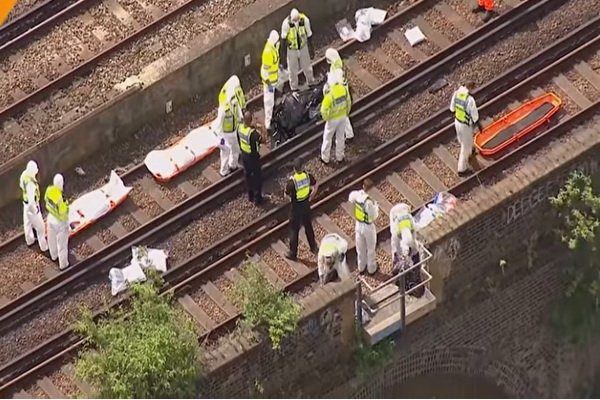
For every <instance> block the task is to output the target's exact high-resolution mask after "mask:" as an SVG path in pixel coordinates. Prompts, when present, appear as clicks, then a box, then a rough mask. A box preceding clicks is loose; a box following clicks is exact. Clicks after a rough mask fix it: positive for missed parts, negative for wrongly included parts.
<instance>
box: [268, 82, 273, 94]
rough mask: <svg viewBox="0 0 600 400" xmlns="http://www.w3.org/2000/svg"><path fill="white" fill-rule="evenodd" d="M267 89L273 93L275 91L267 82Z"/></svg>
mask: <svg viewBox="0 0 600 400" xmlns="http://www.w3.org/2000/svg"><path fill="white" fill-rule="evenodd" d="M267 90H268V91H269V93H273V92H274V91H275V88H274V87H273V86H271V84H270V83H269V84H268V86H267Z"/></svg>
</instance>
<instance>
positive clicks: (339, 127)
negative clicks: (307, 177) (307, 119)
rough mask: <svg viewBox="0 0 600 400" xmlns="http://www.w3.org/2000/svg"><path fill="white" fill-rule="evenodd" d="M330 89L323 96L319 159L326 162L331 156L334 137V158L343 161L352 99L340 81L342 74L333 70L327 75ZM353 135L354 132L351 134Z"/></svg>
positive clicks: (349, 129)
mask: <svg viewBox="0 0 600 400" xmlns="http://www.w3.org/2000/svg"><path fill="white" fill-rule="evenodd" d="M327 83H328V84H329V87H330V88H331V90H330V91H329V93H327V94H326V95H325V96H324V97H323V102H322V103H321V110H320V111H321V117H322V118H323V120H324V121H325V128H324V130H323V144H322V145H321V161H323V162H324V163H325V164H328V163H329V161H330V157H331V146H332V144H333V138H334V137H335V159H336V160H337V161H338V162H342V161H344V150H345V146H346V135H347V132H349V131H351V130H352V124H351V123H350V118H349V117H348V116H349V115H350V109H351V107H352V99H351V98H350V92H349V91H348V88H347V87H346V86H345V85H344V84H343V82H342V75H340V73H339V71H334V72H333V73H331V74H329V76H328V77H327ZM352 136H354V134H352Z"/></svg>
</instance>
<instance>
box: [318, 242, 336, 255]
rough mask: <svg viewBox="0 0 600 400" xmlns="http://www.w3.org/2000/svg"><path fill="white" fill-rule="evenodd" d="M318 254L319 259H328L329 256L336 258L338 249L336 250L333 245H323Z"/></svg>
mask: <svg viewBox="0 0 600 400" xmlns="http://www.w3.org/2000/svg"><path fill="white" fill-rule="evenodd" d="M319 253H320V256H321V257H329V256H332V257H336V256H337V253H338V249H337V247H336V245H335V244H333V243H325V244H324V245H322V246H321V248H320V249H319Z"/></svg>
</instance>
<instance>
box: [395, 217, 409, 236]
mask: <svg viewBox="0 0 600 400" xmlns="http://www.w3.org/2000/svg"><path fill="white" fill-rule="evenodd" d="M405 228H408V229H410V230H411V231H412V230H413V224H412V218H411V217H410V216H409V215H405V216H404V217H402V218H400V220H399V221H398V223H397V225H396V235H398V236H400V235H401V234H402V230H403V229H405Z"/></svg>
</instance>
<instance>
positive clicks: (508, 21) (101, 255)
mask: <svg viewBox="0 0 600 400" xmlns="http://www.w3.org/2000/svg"><path fill="white" fill-rule="evenodd" d="M560 3H561V1H560V0H542V1H531V0H530V1H528V2H524V3H521V4H520V5H519V6H518V7H516V8H514V9H512V10H511V11H509V12H507V13H506V14H504V15H502V16H500V17H499V18H497V19H495V20H493V21H492V22H490V23H489V24H487V25H484V26H483V27H481V28H479V29H478V30H476V31H474V32H473V33H472V34H471V35H469V36H467V37H465V38H464V39H462V40H460V41H457V42H455V43H454V44H453V45H452V46H450V47H448V48H446V49H445V50H443V51H441V52H440V53H438V54H437V55H434V56H432V57H430V58H429V59H428V60H427V61H425V62H423V63H422V64H419V65H417V66H415V67H414V68H413V69H411V70H409V71H407V72H406V73H405V74H403V75H401V76H399V77H397V78H395V79H393V80H391V81H390V82H389V83H388V85H382V86H380V87H379V88H377V89H375V90H374V91H372V92H371V93H369V94H368V95H366V96H365V97H363V98H362V99H361V100H359V101H358V102H357V105H358V106H359V107H357V109H356V111H354V112H353V113H352V114H351V116H352V117H353V118H356V117H363V116H365V115H367V113H368V112H371V111H373V110H376V109H377V106H380V103H379V104H378V103H377V99H378V98H381V99H389V96H390V93H394V94H395V93H397V92H398V91H400V90H404V91H407V90H408V89H410V88H411V87H413V86H416V87H417V88H421V87H422V85H423V82H424V81H425V82H426V81H428V80H431V79H433V78H435V77H437V76H439V73H440V69H441V70H443V69H444V68H445V67H447V65H448V64H453V63H456V62H457V61H459V60H460V59H461V58H462V56H463V55H465V54H471V52H473V51H476V49H477V48H478V46H479V45H480V44H481V43H482V42H486V43H488V44H489V42H490V41H491V40H492V39H496V40H497V39H498V38H499V37H502V35H503V34H504V33H505V32H507V31H509V30H510V29H511V27H513V25H512V24H515V25H516V26H519V25H520V24H522V23H524V22H526V21H527V20H529V19H531V18H535V17H536V16H538V15H539V14H541V13H543V12H544V11H545V10H547V8H548V7H549V6H552V5H556V4H560ZM587 25H589V24H587ZM587 25H586V26H587ZM472 38H475V39H474V40H473V41H471V39H472ZM579 40H581V38H576V39H575V40H574V41H573V43H578V42H579ZM535 65H538V64H535ZM364 103H366V105H364V106H363V105H362V104H364ZM446 119H447V117H446ZM322 125H323V123H322V122H319V123H317V124H315V125H314V126H312V127H311V128H310V129H309V130H308V131H307V132H305V133H303V134H302V135H299V136H297V137H295V138H293V139H292V140H290V141H289V142H286V143H284V144H283V145H282V146H280V147H279V148H278V149H277V150H275V151H272V152H270V153H267V154H266V155H265V156H264V157H263V171H264V172H263V176H265V177H268V176H269V175H272V174H273V173H274V172H275V171H278V170H280V169H281V168H282V166H285V165H286V164H287V163H288V162H289V160H291V159H293V158H294V157H296V156H297V155H298V154H299V153H302V152H304V151H306V148H307V147H314V148H317V147H318V142H319V141H320V139H321V129H322ZM435 126H436V125H430V126H428V127H426V128H429V131H430V130H431V129H432V128H435ZM437 126H439V125H437ZM398 140H401V141H404V140H405V138H404V137H402V138H400V139H398ZM307 144H308V145H309V146H307ZM376 160H377V159H375V161H376ZM233 175H234V176H233V177H230V178H229V179H227V178H226V179H221V180H220V181H218V182H216V183H215V184H213V185H211V186H209V187H208V188H206V189H205V190H203V191H201V192H200V193H198V194H196V195H195V196H193V197H191V198H189V199H187V200H185V201H184V202H182V203H180V204H179V205H178V206H176V207H173V208H172V209H170V210H169V211H167V212H165V213H164V214H161V215H160V216H159V217H157V218H156V219H154V220H153V221H150V222H149V223H147V224H145V225H142V226H140V227H138V228H137V229H136V230H134V231H133V232H131V233H130V234H129V235H127V236H125V237H123V238H121V239H119V240H117V241H115V242H114V243H113V245H111V246H108V247H106V248H105V249H103V250H101V251H99V252H97V253H95V254H93V255H92V256H91V257H89V258H87V259H85V260H83V261H82V262H80V263H79V264H78V266H77V267H75V266H74V267H72V268H70V269H68V270H66V271H65V272H63V273H61V274H59V275H57V276H56V277H54V278H52V279H50V280H47V281H45V282H44V283H42V284H41V285H39V286H37V287H35V288H34V289H32V290H31V291H30V292H28V293H26V294H25V295H23V296H21V297H18V298H17V299H15V300H13V301H12V302H10V303H8V304H7V305H5V306H4V307H2V308H0V333H2V332H5V331H6V330H8V329H10V328H11V327H12V326H13V325H14V324H16V323H18V322H19V321H20V320H22V318H24V317H26V315H27V314H28V313H29V312H31V311H33V310H35V309H37V308H40V307H43V306H45V305H47V304H48V303H49V299H53V298H59V297H57V295H58V294H60V295H61V296H64V295H67V294H68V293H70V292H71V291H73V290H76V289H77V288H78V287H79V286H81V285H84V284H85V280H86V278H88V277H89V275H91V274H93V275H94V276H97V274H98V273H100V271H104V270H105V269H106V268H107V266H110V265H115V264H116V263H118V262H119V261H121V260H123V259H125V258H127V257H128V255H129V254H130V248H131V246H132V245H135V244H138V243H144V242H145V243H148V242H151V241H152V240H156V238H157V237H160V236H161V235H162V236H164V235H165V234H166V233H167V232H170V231H172V230H173V229H175V228H177V227H179V226H181V225H182V224H184V223H185V222H187V221H188V220H190V219H193V218H194V217H195V216H196V215H197V213H198V212H199V211H201V210H203V209H206V208H210V207H212V205H213V204H220V203H221V202H223V201H226V200H227V199H228V198H230V197H231V196H232V195H237V194H238V192H239V191H240V187H241V184H242V182H243V178H242V173H241V171H237V172H236V173H235V174H233ZM283 210H284V208H281V207H280V208H278V209H275V210H273V211H271V212H269V213H267V214H266V215H265V216H264V218H265V219H267V218H268V219H269V221H270V222H269V224H276V223H278V222H279V221H281V220H283V219H285V217H286V216H285V212H284V211H283ZM265 219H261V221H262V220H265ZM269 224H267V226H266V227H263V228H262V229H261V228H256V229H255V230H254V231H253V232H252V235H256V233H258V232H260V231H261V230H264V229H265V228H268V226H269ZM253 226H255V224H253ZM238 237H239V239H238V241H237V243H239V242H240V241H244V240H247V237H245V235H242V234H241V233H239V234H238ZM235 244H236V243H232V242H230V245H235ZM223 247H226V245H225V242H224V241H220V242H219V243H217V244H216V245H215V246H212V247H211V251H213V252H214V253H215V254H218V251H215V250H214V249H215V248H221V249H222V248H223ZM176 275H185V271H176V270H171V272H170V273H169V274H167V276H166V278H167V279H169V280H170V277H171V276H176Z"/></svg>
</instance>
